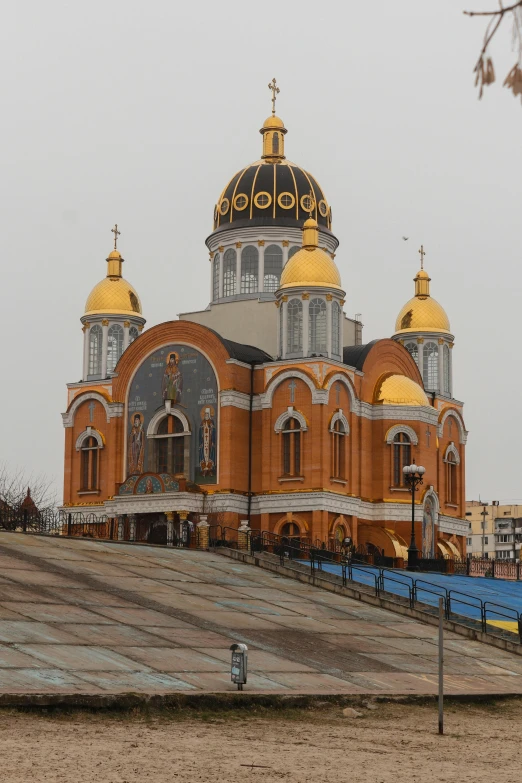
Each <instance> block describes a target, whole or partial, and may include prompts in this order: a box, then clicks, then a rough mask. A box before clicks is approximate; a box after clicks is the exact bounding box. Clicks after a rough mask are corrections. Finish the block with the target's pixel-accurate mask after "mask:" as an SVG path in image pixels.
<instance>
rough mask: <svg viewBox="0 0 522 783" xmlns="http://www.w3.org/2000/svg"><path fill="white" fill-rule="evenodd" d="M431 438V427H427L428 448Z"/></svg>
mask: <svg viewBox="0 0 522 783" xmlns="http://www.w3.org/2000/svg"><path fill="white" fill-rule="evenodd" d="M430 438H431V432H430V428H429V427H426V440H427V441H428V448H429V445H430Z"/></svg>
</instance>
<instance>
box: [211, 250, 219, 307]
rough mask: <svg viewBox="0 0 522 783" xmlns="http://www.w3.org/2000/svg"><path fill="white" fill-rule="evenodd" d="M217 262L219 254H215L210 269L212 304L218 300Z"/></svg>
mask: <svg viewBox="0 0 522 783" xmlns="http://www.w3.org/2000/svg"><path fill="white" fill-rule="evenodd" d="M219 260H220V259H219V253H216V255H215V256H214V262H213V263H214V266H213V267H212V299H213V300H214V302H215V301H216V299H219Z"/></svg>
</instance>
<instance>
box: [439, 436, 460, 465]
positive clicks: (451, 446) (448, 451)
mask: <svg viewBox="0 0 522 783" xmlns="http://www.w3.org/2000/svg"><path fill="white" fill-rule="evenodd" d="M450 454H453V456H454V457H455V464H456V465H460V454H459V452H458V450H457V447H456V446H455V444H454V443H453V441H451V443H450V444H449V446H448V447H447V449H446V451H445V452H444V457H443V459H444V462H447V461H448V457H449V455H450Z"/></svg>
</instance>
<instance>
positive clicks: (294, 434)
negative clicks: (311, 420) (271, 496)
mask: <svg viewBox="0 0 522 783" xmlns="http://www.w3.org/2000/svg"><path fill="white" fill-rule="evenodd" d="M281 434H282V437H283V476H300V475H301V425H300V424H299V422H298V420H297V419H294V418H289V419H287V420H286V421H285V423H284V424H283V429H282V430H281Z"/></svg>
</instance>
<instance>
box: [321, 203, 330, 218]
mask: <svg viewBox="0 0 522 783" xmlns="http://www.w3.org/2000/svg"><path fill="white" fill-rule="evenodd" d="M319 213H320V214H321V215H322V217H324V218H325V217H326V216H327V214H328V204H327V203H326V201H324V199H321V201H320V202H319Z"/></svg>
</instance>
